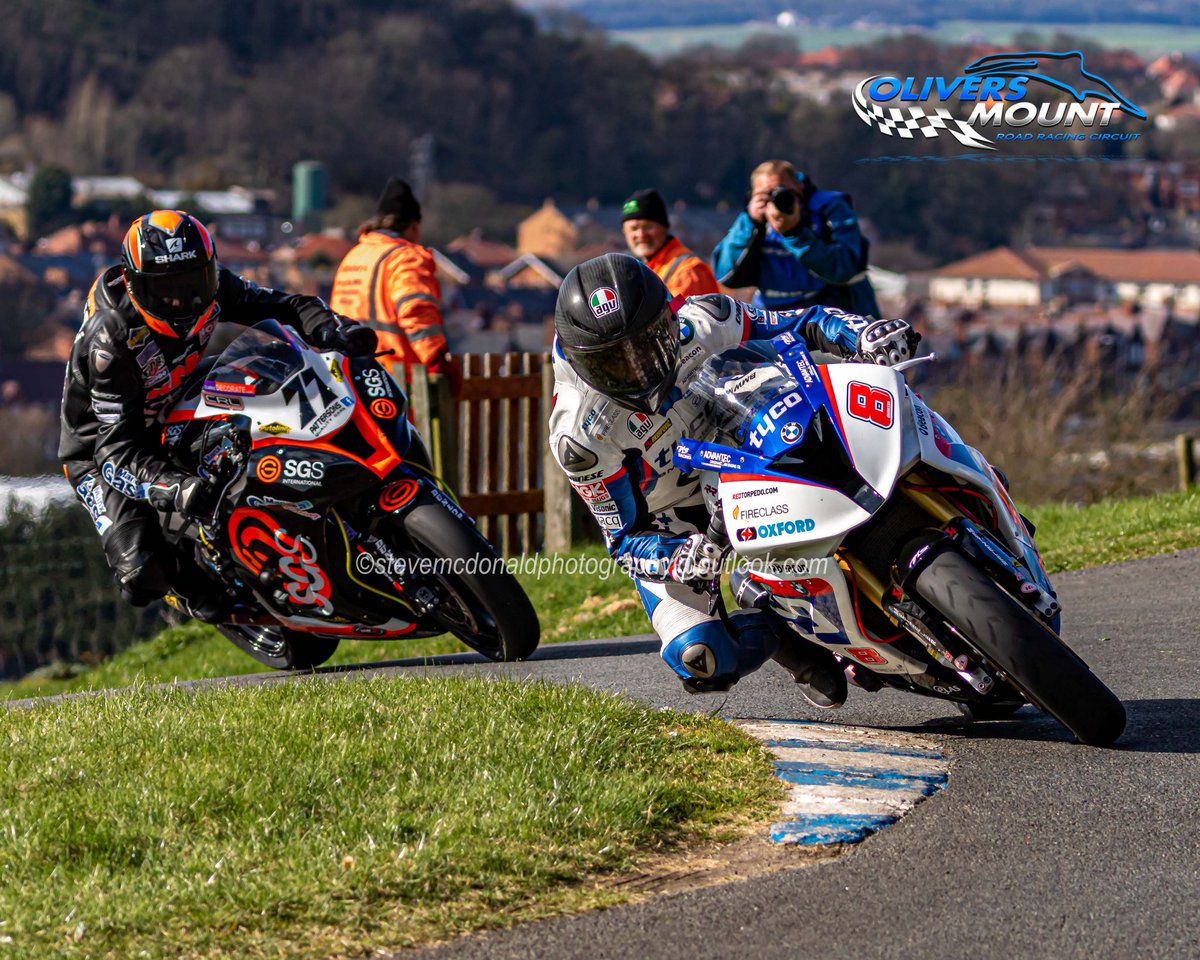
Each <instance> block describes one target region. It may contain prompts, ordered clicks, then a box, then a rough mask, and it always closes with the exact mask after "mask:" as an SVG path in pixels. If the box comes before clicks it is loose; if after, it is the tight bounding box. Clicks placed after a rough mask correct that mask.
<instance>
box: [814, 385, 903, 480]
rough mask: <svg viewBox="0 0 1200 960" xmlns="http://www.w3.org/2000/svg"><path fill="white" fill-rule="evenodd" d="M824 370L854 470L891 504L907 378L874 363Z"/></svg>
mask: <svg viewBox="0 0 1200 960" xmlns="http://www.w3.org/2000/svg"><path fill="white" fill-rule="evenodd" d="M824 369H825V372H826V373H827V375H828V378H829V379H828V384H829V385H830V386H831V387H832V388H833V402H834V403H835V404H836V405H837V408H838V412H839V414H840V416H841V426H842V429H843V430H844V431H845V433H846V439H847V441H848V442H849V444H850V455H851V456H852V457H853V459H854V466H855V469H857V470H858V472H859V473H860V474H862V476H863V479H864V480H866V481H867V483H869V484H870V485H871V486H872V487H873V488H874V489H875V490H876V491H877V492H878V493H879V495H880V496H881V497H883V498H884V499H886V498H887V497H888V496H890V495H891V492H892V488H893V487H894V486H895V485H896V478H897V477H898V476H899V474H900V464H901V459H902V458H901V449H902V447H903V434H904V395H905V392H906V388H905V386H904V378H903V377H902V376H901V375H900V374H898V373H896V372H895V371H894V370H891V369H889V368H888V367H882V366H876V365H875V364H870V363H832V364H829V365H828V366H826V367H825V368H824Z"/></svg>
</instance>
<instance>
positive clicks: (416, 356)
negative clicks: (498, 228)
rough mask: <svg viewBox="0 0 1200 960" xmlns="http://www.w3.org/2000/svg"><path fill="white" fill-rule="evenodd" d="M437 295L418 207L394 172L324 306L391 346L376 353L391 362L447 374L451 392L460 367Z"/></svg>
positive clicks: (457, 382)
mask: <svg viewBox="0 0 1200 960" xmlns="http://www.w3.org/2000/svg"><path fill="white" fill-rule="evenodd" d="M441 298H442V291H441V286H440V285H439V284H438V280H437V273H436V269H435V267H434V262H433V252H432V251H431V250H429V248H427V247H423V246H421V205H420V204H419V203H418V202H417V198H416V197H415V196H413V192H412V188H411V187H410V186H409V185H408V184H407V183H405V182H404V181H403V180H401V179H400V178H398V177H392V178H391V179H390V180H388V182H387V186H386V187H384V190H383V194H382V195H381V196H380V198H379V202H378V203H377V204H376V207H375V215H374V216H373V217H371V218H370V219H369V220H367V221H366V222H365V223H363V224H362V225H361V226H359V228H358V243H357V244H355V246H354V247H353V248H352V249H351V250H350V252H349V253H347V254H346V256H345V258H344V259H343V260H342V262H341V264H340V265H339V266H338V268H337V273H336V274H335V275H334V278H333V294H332V296H331V297H330V301H331V304H330V305H331V306H332V308H333V309H334V310H335V311H336V312H338V313H340V314H342V315H343V316H347V317H352V318H353V319H355V320H358V321H359V322H360V323H364V324H366V325H367V326H368V327H370V328H371V329H372V330H374V331H375V332H376V333H377V334H378V335H379V346H380V349H381V350H388V349H390V350H394V351H395V354H394V355H392V356H390V357H381V358H380V359H381V360H382V361H383V362H384V363H386V364H387V365H388V367H389V368H391V367H392V366H393V365H394V364H395V363H398V362H399V363H403V364H404V365H405V366H406V367H410V366H412V365H413V364H418V363H421V364H424V365H425V366H426V367H427V368H428V369H429V372H430V373H440V374H444V375H446V376H448V377H449V378H450V385H451V388H452V389H453V391H454V393H455V394H457V393H458V391H459V387H460V385H461V383H462V369H461V367H460V366H459V363H458V361H457V360H456V359H455V358H454V357H452V356H451V355H450V351H449V349H448V347H447V345H446V334H445V330H444V328H443V327H442V308H441Z"/></svg>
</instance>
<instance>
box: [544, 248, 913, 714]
mask: <svg viewBox="0 0 1200 960" xmlns="http://www.w3.org/2000/svg"><path fill="white" fill-rule="evenodd" d="M554 327H555V333H556V338H555V344H554V406H553V410H552V413H551V415H550V445H551V450H552V452H553V454H554V457H555V458H556V460H557V461H558V464H559V466H560V467H561V468H562V469H563V472H565V473H566V475H567V478H568V479H569V480H570V482H571V485H572V486H573V487H574V488H575V490H576V492H577V493H578V494H579V496H580V497H581V498H582V499H583V500H584V502H585V503H586V504H587V506H588V509H589V510H591V512H592V515H593V517H594V518H595V520H596V522H597V524H598V525H599V526H600V529H601V530H602V531H603V532H604V537H605V541H606V543H607V545H608V549H609V553H610V554H612V556H613V557H614V558H615V559H616V560H617V561H618V562H620V563H621V564H622V565H623V566H624V567H625V569H626V570H627V571H628V572H629V574H630V576H632V577H633V579H634V582H635V584H636V585H637V590H638V594H639V596H640V598H641V600H642V603H643V605H644V606H645V608H646V614H647V616H648V617H649V618H650V622H651V624H652V625H653V627H654V629H655V632H657V633H658V635H659V637H660V639H661V641H662V658H663V660H665V661H666V662H667V664H668V665H669V666H670V667H671V668H672V669H673V670H674V671H675V673H676V675H677V676H678V677H679V678H680V679H681V680H682V681H683V685H684V687H685V688H686V689H687V690H688V691H689V692H692V693H700V692H706V691H718V690H726V689H728V688H729V686H730V685H731V684H733V683H735V682H737V680H738V679H739V678H740V677H743V676H745V675H746V674H748V673H751V672H753V671H754V670H757V669H758V668H759V667H761V666H762V665H763V663H765V662H766V661H767V660H768V659H775V660H776V661H777V662H778V663H780V664H781V665H782V666H783V667H785V668H786V669H787V670H788V671H789V672H790V673H791V674H792V677H793V679H795V680H796V682H797V684H799V689H800V691H801V692H802V693H803V694H804V696H805V697H806V698H808V700H809V701H810V702H812V703H813V704H814V705H815V706H819V707H826V708H828V707H837V706H840V705H841V704H842V703H843V702H844V700H845V698H846V678H845V675H844V673H843V672H842V670H841V669H840V668H839V667H838V665H837V661H836V659H835V658H834V656H833V655H832V654H831V653H829V652H828V651H827V650H825V649H824V648H821V647H818V646H817V645H816V644H812V643H809V642H808V641H806V640H803V639H802V638H801V637H800V636H799V635H798V634H796V633H795V632H794V631H792V630H790V629H788V628H787V627H786V626H781V625H780V624H779V623H778V621H777V620H776V619H775V618H773V617H770V616H768V615H767V614H765V613H762V612H759V611H752V612H747V613H737V614H734V615H733V616H732V617H730V618H729V620H730V623H731V624H732V626H733V627H734V630H733V635H731V632H730V630H729V629H727V628H726V625H725V623H724V622H723V621H722V619H721V618H720V617H719V616H718V615H717V614H716V613H714V612H713V611H712V609H711V608H710V605H709V596H708V594H707V593H706V592H704V590H702V589H701V588H700V585H703V584H707V583H708V582H709V581H711V580H712V579H713V578H714V577H716V576H718V575H719V573H720V569H721V561H722V558H723V555H724V549H723V547H721V546H719V545H718V544H715V543H713V542H712V541H711V540H709V539H708V537H707V536H706V535H705V534H706V532H707V530H708V522H709V505H708V504H707V503H706V500H707V497H706V491H705V490H703V489H702V487H703V481H702V480H701V478H700V475H699V474H691V475H689V476H683V475H682V474H680V472H679V471H678V469H677V468H676V467H675V465H674V463H673V462H672V458H671V452H672V450H673V449H674V447H675V444H676V442H677V441H678V440H679V439H680V438H681V437H683V436H688V437H693V438H695V437H702V438H703V437H706V436H709V435H711V432H712V431H713V430H714V429H715V425H714V424H711V423H709V422H708V419H707V418H709V413H708V411H706V410H705V409H704V407H703V401H702V400H701V398H700V397H699V396H697V395H695V394H693V393H691V392H689V390H688V386H689V384H690V382H691V380H692V378H693V377H694V376H695V375H696V373H697V371H698V370H699V369H700V368H701V367H702V366H703V364H704V362H705V361H706V360H707V359H708V358H709V357H711V356H713V355H715V354H718V353H721V352H722V351H724V350H727V349H729V348H731V347H736V346H738V345H739V344H742V343H745V342H746V341H747V340H751V339H761V340H765V339H769V338H771V337H773V336H776V335H778V334H781V333H786V332H791V333H794V334H796V335H798V336H801V337H803V338H804V340H805V342H806V343H807V344H808V346H809V347H810V348H811V349H813V350H819V351H822V352H825V353H831V354H834V355H835V356H839V357H842V358H849V357H851V356H858V357H860V358H863V359H867V360H870V361H872V362H877V363H882V364H887V365H893V364H896V363H899V362H901V361H903V360H905V359H908V358H909V357H911V356H912V355H913V351H914V349H915V347H916V343H917V341H918V340H919V339H920V337H919V335H918V334H917V333H916V332H915V331H913V330H912V328H911V327H910V326H909V325H908V324H907V323H906V322H904V321H903V320H874V319H873V318H869V317H859V316H854V315H851V314H846V313H843V312H842V311H840V310H836V309H833V308H827V307H820V306H814V307H807V308H805V309H799V310H789V311H770V310H764V309H761V308H757V307H753V306H750V305H749V304H745V303H740V302H738V301H736V300H734V299H733V298H731V297H727V296H723V295H721V294H708V295H706V296H699V297H689V298H687V299H683V298H676V299H675V300H672V299H671V298H670V294H669V293H668V292H667V288H666V287H665V286H663V283H662V281H661V280H659V278H658V277H657V276H656V275H655V274H654V272H653V271H651V270H650V269H649V268H648V267H647V266H646V265H645V264H644V263H642V262H641V261H640V260H636V259H634V258H633V257H628V256H625V255H623V254H606V255H605V256H602V257H597V258H595V259H594V260H588V261H586V262H584V263H582V264H580V265H579V266H577V267H575V268H574V269H573V270H572V271H571V272H570V273H569V274H568V275H567V277H566V279H565V280H564V281H563V283H562V286H561V287H560V288H559V296H558V303H557V306H556V309H555V317H554ZM715 492H716V491H715V490H713V491H711V493H710V495H711V496H715Z"/></svg>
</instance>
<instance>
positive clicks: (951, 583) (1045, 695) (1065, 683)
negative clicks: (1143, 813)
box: [912, 548, 1125, 747]
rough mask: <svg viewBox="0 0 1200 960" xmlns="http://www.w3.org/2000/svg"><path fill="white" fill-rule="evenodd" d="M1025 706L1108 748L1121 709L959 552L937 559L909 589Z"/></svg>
mask: <svg viewBox="0 0 1200 960" xmlns="http://www.w3.org/2000/svg"><path fill="white" fill-rule="evenodd" d="M912 592H914V593H915V594H916V595H917V596H918V597H919V598H920V600H921V601H923V602H924V603H927V604H928V605H929V606H930V607H932V608H933V609H934V610H936V611H937V612H938V613H939V614H941V615H942V616H943V617H944V618H945V619H946V621H947V622H949V623H951V624H953V625H954V626H955V627H957V628H958V629H959V630H961V631H962V633H963V634H964V635H965V636H966V637H967V638H968V639H969V640H970V642H971V643H972V645H974V646H975V648H976V649H977V650H978V651H979V652H980V653H982V654H983V656H984V657H985V658H986V659H987V660H988V661H989V662H991V663H992V664H993V665H994V666H995V667H997V668H999V669H1000V670H1001V671H1003V672H1004V674H1005V675H1006V676H1007V678H1008V682H1009V683H1010V684H1012V685H1013V686H1014V687H1016V688H1017V689H1018V690H1019V691H1020V692H1021V693H1022V695H1024V696H1025V697H1026V698H1027V699H1028V700H1029V702H1030V703H1032V704H1033V705H1034V706H1036V707H1037V708H1038V709H1040V710H1041V711H1043V712H1044V713H1047V714H1049V715H1050V716H1052V717H1054V718H1055V719H1057V720H1058V721H1059V722H1060V723H1062V724H1063V725H1064V726H1065V727H1066V728H1067V729H1068V730H1070V731H1071V732H1072V733H1073V734H1075V736H1076V737H1077V738H1078V739H1079V740H1080V742H1082V743H1086V744H1088V745H1090V746H1094V747H1106V746H1109V745H1110V744H1112V743H1113V742H1114V741H1115V740H1116V739H1117V737H1119V736H1120V735H1121V733H1122V731H1123V730H1124V729H1125V707H1124V706H1123V705H1122V704H1121V701H1120V700H1118V699H1117V697H1116V695H1115V694H1114V693H1113V692H1112V691H1111V690H1109V689H1108V687H1107V686H1105V685H1104V683H1103V681H1101V680H1100V678H1099V677H1097V676H1096V675H1095V674H1094V673H1092V671H1091V670H1090V669H1089V668H1088V666H1087V664H1086V663H1084V662H1083V660H1082V659H1080V658H1079V656H1078V655H1077V654H1076V653H1075V652H1074V651H1073V650H1071V648H1070V647H1068V646H1067V645H1066V644H1065V643H1063V642H1062V640H1060V639H1059V638H1058V637H1057V636H1056V635H1055V634H1054V633H1052V632H1051V631H1050V630H1049V629H1048V628H1047V627H1046V626H1045V625H1044V624H1043V623H1042V622H1041V621H1040V620H1039V619H1038V618H1037V617H1036V616H1035V615H1034V614H1033V613H1031V612H1030V611H1029V610H1028V609H1027V608H1025V607H1024V606H1022V605H1021V604H1020V603H1019V602H1018V601H1017V600H1015V599H1013V598H1012V597H1010V596H1009V595H1008V594H1007V593H1005V592H1004V590H1002V589H1001V588H1000V587H999V586H997V585H996V583H995V582H994V581H993V580H992V579H991V578H990V577H988V576H987V574H985V573H984V572H983V571H982V570H980V569H979V568H977V567H976V566H975V565H974V564H973V563H971V561H970V560H968V559H967V558H966V557H965V556H963V555H962V554H961V553H959V552H958V551H957V550H956V549H953V548H951V549H946V550H943V551H942V552H941V553H940V554H938V555H937V556H936V557H935V558H934V559H933V560H932V561H931V562H930V563H929V565H928V566H927V567H926V568H925V569H924V570H922V571H921V573H920V574H919V575H918V576H917V578H916V580H915V581H914V582H913V584H912Z"/></svg>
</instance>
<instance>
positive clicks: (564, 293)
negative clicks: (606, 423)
mask: <svg viewBox="0 0 1200 960" xmlns="http://www.w3.org/2000/svg"><path fill="white" fill-rule="evenodd" d="M554 331H555V333H556V334H557V335H558V343H559V346H560V347H561V348H562V352H563V355H564V356H565V357H566V358H567V362H568V363H569V364H570V365H571V368H572V369H573V370H574V371H575V372H576V373H577V374H579V377H580V379H581V380H583V381H584V382H585V383H586V384H588V386H590V387H592V388H593V389H595V390H597V391H599V392H600V393H602V394H604V396H606V397H609V398H611V399H612V400H615V401H616V402H617V403H619V404H620V405H621V406H623V407H626V408H628V409H630V410H637V411H640V412H642V413H648V414H653V413H657V412H658V409H659V407H661V406H662V404H663V401H664V400H666V398H667V395H668V394H669V393H670V392H671V388H672V387H673V386H674V385H675V373H676V369H677V367H678V363H679V321H678V320H677V319H676V318H675V313H674V311H672V309H671V295H670V293H668V292H667V288H666V286H665V285H664V284H663V282H662V281H661V280H660V279H659V278H658V275H657V274H656V273H655V272H654V271H653V270H651V269H650V268H649V267H648V266H646V264H644V263H643V262H642V261H641V260H638V259H636V258H635V257H630V256H626V255H625V254H622V253H606V254H605V255H604V256H602V257H596V258H595V259H593V260H587V261H584V262H583V263H581V264H579V266H577V267H575V268H574V269H573V270H572V271H571V272H570V273H568V274H567V276H566V279H565V280H563V282H562V286H561V287H559V290H558V303H557V304H556V306H555V309H554Z"/></svg>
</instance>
